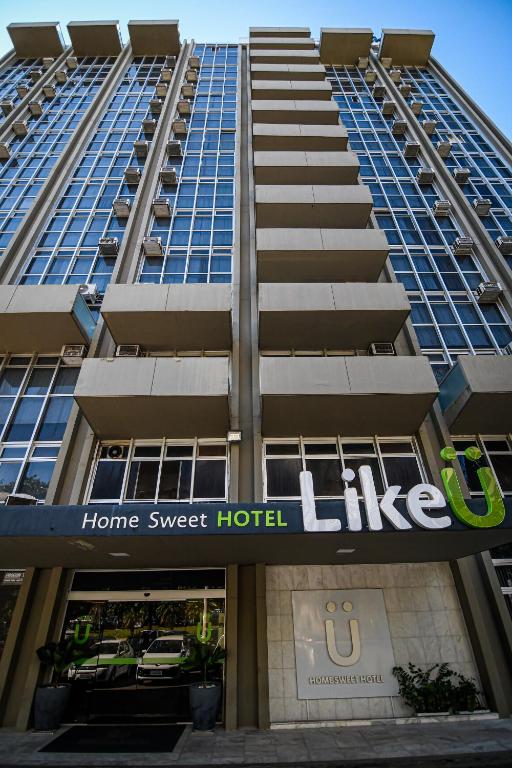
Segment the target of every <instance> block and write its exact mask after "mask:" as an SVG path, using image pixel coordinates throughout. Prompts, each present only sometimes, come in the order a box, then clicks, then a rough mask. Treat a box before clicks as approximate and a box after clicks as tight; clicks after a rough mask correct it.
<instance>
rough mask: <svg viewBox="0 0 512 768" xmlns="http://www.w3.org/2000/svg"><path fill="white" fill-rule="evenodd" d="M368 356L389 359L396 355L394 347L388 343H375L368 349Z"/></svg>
mask: <svg viewBox="0 0 512 768" xmlns="http://www.w3.org/2000/svg"><path fill="white" fill-rule="evenodd" d="M368 354H369V355H381V356H383V355H385V356H387V357H390V356H391V355H396V352H395V346H394V344H392V343H391V342H390V341H375V342H373V344H370V346H369V347H368Z"/></svg>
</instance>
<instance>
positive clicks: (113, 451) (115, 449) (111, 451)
mask: <svg viewBox="0 0 512 768" xmlns="http://www.w3.org/2000/svg"><path fill="white" fill-rule="evenodd" d="M107 456H108V457H109V459H113V460H114V461H115V460H116V459H122V458H123V457H124V447H123V446H122V445H109V447H108V448H107Z"/></svg>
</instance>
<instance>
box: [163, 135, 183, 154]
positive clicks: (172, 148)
mask: <svg viewBox="0 0 512 768" xmlns="http://www.w3.org/2000/svg"><path fill="white" fill-rule="evenodd" d="M166 149H167V154H168V155H169V157H181V155H182V152H181V141H176V139H171V140H170V141H168V142H167V147H166Z"/></svg>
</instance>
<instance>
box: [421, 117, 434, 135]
mask: <svg viewBox="0 0 512 768" xmlns="http://www.w3.org/2000/svg"><path fill="white" fill-rule="evenodd" d="M421 124H422V126H423V130H424V131H425V133H426V134H427V135H428V136H432V134H433V133H435V132H436V125H437V122H436V121H435V120H423V121H422V123H421Z"/></svg>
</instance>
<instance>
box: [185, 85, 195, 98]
mask: <svg viewBox="0 0 512 768" xmlns="http://www.w3.org/2000/svg"><path fill="white" fill-rule="evenodd" d="M195 94H196V89H195V88H194V86H193V85H190V83H185V84H184V85H182V86H181V95H182V96H183V97H184V98H185V99H193V98H194V96H195Z"/></svg>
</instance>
